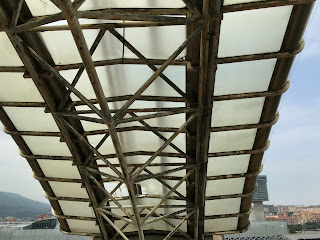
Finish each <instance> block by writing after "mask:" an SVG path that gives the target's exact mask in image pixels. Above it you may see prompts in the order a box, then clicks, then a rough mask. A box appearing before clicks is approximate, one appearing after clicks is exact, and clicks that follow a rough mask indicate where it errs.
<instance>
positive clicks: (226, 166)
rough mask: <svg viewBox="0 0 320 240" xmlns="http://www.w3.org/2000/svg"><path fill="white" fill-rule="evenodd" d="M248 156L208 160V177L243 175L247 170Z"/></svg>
mask: <svg viewBox="0 0 320 240" xmlns="http://www.w3.org/2000/svg"><path fill="white" fill-rule="evenodd" d="M250 156H251V155H249V154H244V155H235V156H224V157H213V158H208V170H207V171H208V172H207V174H208V176H219V175H228V174H239V173H245V172H247V170H248V166H249V160H250Z"/></svg>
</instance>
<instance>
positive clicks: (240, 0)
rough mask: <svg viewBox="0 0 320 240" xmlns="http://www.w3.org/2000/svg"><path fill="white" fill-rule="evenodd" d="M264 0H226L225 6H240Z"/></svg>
mask: <svg viewBox="0 0 320 240" xmlns="http://www.w3.org/2000/svg"><path fill="white" fill-rule="evenodd" d="M259 1H262V0H224V1H223V5H231V4H240V3H248V2H259Z"/></svg>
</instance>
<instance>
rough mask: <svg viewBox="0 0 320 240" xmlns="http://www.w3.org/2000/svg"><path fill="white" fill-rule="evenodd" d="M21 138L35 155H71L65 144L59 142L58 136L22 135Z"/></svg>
mask: <svg viewBox="0 0 320 240" xmlns="http://www.w3.org/2000/svg"><path fill="white" fill-rule="evenodd" d="M22 138H23V139H24V141H25V142H26V143H27V145H28V146H29V148H30V149H31V151H32V153H33V154H35V155H50V156H68V157H71V156H72V155H71V153H70V151H69V148H68V146H67V144H66V143H64V142H60V138H59V137H35V136H22Z"/></svg>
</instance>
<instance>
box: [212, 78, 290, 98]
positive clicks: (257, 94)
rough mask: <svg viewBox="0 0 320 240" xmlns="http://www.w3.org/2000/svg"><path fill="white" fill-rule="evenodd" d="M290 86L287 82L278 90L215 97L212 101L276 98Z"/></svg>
mask: <svg viewBox="0 0 320 240" xmlns="http://www.w3.org/2000/svg"><path fill="white" fill-rule="evenodd" d="M289 86H290V82H289V81H287V82H286V83H285V85H284V86H283V87H281V88H280V89H277V90H272V91H264V92H252V93H238V94H229V95H221V96H213V97H212V101H215V102H216V101H226V100H237V99H247V98H258V97H275V96H279V95H281V94H283V93H284V92H286V91H287V90H288V88H289Z"/></svg>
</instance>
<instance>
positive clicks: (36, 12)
mask: <svg viewBox="0 0 320 240" xmlns="http://www.w3.org/2000/svg"><path fill="white" fill-rule="evenodd" d="M25 2H26V3H27V5H28V7H29V9H30V12H31V14H32V15H33V16H41V15H49V14H55V13H58V12H60V9H59V8H58V7H56V5H54V4H53V3H52V2H51V1H50V0H41V1H38V0H25Z"/></svg>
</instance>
